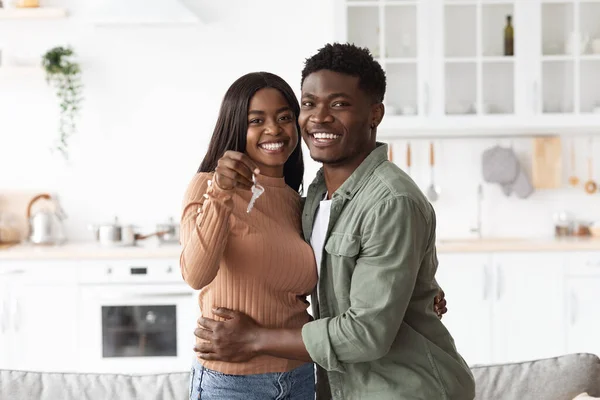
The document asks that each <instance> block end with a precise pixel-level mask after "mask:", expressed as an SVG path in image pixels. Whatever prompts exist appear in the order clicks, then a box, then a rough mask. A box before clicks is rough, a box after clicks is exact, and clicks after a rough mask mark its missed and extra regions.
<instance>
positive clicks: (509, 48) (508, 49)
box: [504, 15, 515, 56]
mask: <svg viewBox="0 0 600 400" xmlns="http://www.w3.org/2000/svg"><path fill="white" fill-rule="evenodd" d="M514 44H515V36H514V29H513V25H512V16H511V15H507V16H506V26H505V27H504V55H505V56H514V55H515V47H514Z"/></svg>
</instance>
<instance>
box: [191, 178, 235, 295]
mask: <svg viewBox="0 0 600 400" xmlns="http://www.w3.org/2000/svg"><path fill="white" fill-rule="evenodd" d="M211 179H212V176H211V174H208V173H199V174H196V175H195V176H194V178H193V179H192V181H191V182H190V184H189V186H188V189H187V191H186V193H185V196H184V200H183V213H182V217H181V229H180V242H181V244H182V246H183V249H182V251H181V257H180V266H181V274H182V275H183V279H184V280H185V281H186V282H187V283H188V284H189V285H190V286H191V287H192V288H194V289H196V290H198V289H202V288H203V287H204V286H206V285H208V284H209V283H210V282H212V280H213V279H215V277H216V276H217V272H218V270H219V264H220V262H221V258H222V257H223V251H224V250H225V246H226V244H227V237H228V235H229V217H230V215H231V210H232V207H233V200H232V194H233V190H223V189H221V188H219V187H218V186H217V185H215V184H214V182H212V181H211Z"/></svg>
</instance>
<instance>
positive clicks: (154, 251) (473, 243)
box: [0, 238, 600, 261]
mask: <svg viewBox="0 0 600 400" xmlns="http://www.w3.org/2000/svg"><path fill="white" fill-rule="evenodd" d="M180 251H181V246H179V245H178V244H169V245H159V244H157V243H154V242H146V243H145V244H143V245H139V246H131V247H102V246H100V245H98V244H96V243H88V242H72V243H67V244H64V245H61V246H33V245H29V244H23V245H17V246H13V247H10V248H5V249H1V250H0V261H4V260H59V259H69V260H76V259H79V260H83V259H121V260H123V259H148V258H151V259H157V258H171V259H179V254H180ZM437 251H438V253H479V252H481V253H491V252H510V251H600V238H565V239H555V238H484V239H469V238H466V239H440V240H439V241H438V244H437Z"/></svg>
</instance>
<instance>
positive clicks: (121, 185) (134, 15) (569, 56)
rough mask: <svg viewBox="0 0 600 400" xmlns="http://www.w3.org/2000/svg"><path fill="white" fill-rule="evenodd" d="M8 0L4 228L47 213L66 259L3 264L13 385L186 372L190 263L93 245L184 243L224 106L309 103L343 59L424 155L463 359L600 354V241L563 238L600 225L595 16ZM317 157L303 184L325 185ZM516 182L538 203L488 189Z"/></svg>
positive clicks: (461, 0)
mask: <svg viewBox="0 0 600 400" xmlns="http://www.w3.org/2000/svg"><path fill="white" fill-rule="evenodd" d="M0 1H1V2H2V3H3V5H4V8H0V51H1V52H0V139H1V141H0V143H1V145H0V212H3V214H2V215H3V219H2V220H1V221H0V222H2V223H7V221H8V222H10V214H7V208H11V209H10V210H8V211H12V212H15V211H16V212H17V213H18V215H19V218H21V219H22V222H23V223H24V222H25V215H24V210H25V207H26V204H27V202H28V201H29V200H31V199H32V198H33V197H34V196H35V195H37V194H39V193H44V192H48V193H51V194H52V195H53V196H55V197H56V198H57V199H58V200H59V202H60V204H61V206H62V209H64V211H65V213H66V214H67V216H68V217H67V219H65V220H64V228H65V231H66V239H67V244H66V245H64V246H48V247H44V246H39V247H35V246H30V245H28V244H27V243H25V244H23V245H21V246H13V247H11V248H10V249H2V250H0V368H15V369H16V368H18V369H41V370H47V371H67V370H74V371H93V372H105V371H112V372H158V371H173V370H188V366H189V362H190V358H191V357H192V356H193V355H192V354H191V351H189V350H190V348H191V343H192V342H193V336H192V332H193V328H194V322H195V315H196V314H197V312H198V309H197V303H196V295H197V293H194V292H193V291H192V290H191V289H190V288H189V287H187V285H185V284H183V283H182V282H181V275H180V273H179V266H178V256H179V246H178V245H177V244H176V243H171V244H170V245H163V246H157V245H156V244H157V243H156V241H155V240H154V239H155V238H152V240H148V241H144V243H143V244H142V245H141V246H105V247H102V246H99V245H98V243H96V241H95V238H94V235H93V232H92V231H90V230H89V229H88V226H89V225H90V224H98V223H101V224H102V223H104V224H106V223H108V224H110V223H112V221H113V220H114V218H115V216H117V217H118V218H119V221H121V222H122V223H123V224H135V225H137V226H138V227H139V231H140V232H142V233H151V232H153V231H155V230H156V228H157V224H161V223H164V222H166V221H168V219H169V218H170V217H173V218H174V219H175V222H177V221H178V219H179V215H180V211H181V198H182V196H183V193H184V191H185V188H186V186H187V184H188V182H189V180H190V179H191V177H192V176H193V174H194V173H195V171H196V170H197V168H198V165H199V163H200V161H201V159H202V157H203V155H204V152H205V151H206V148H207V145H208V142H209V139H210V135H211V133H212V129H213V126H214V122H215V119H216V115H217V111H218V108H219V105H220V101H221V98H222V96H223V94H224V92H225V90H226V89H227V88H228V86H229V85H230V84H231V83H232V82H233V81H234V80H235V79H236V78H238V77H239V76H241V75H243V74H245V73H247V72H249V71H257V70H266V71H270V72H273V73H276V74H279V75H280V76H282V77H283V78H284V79H286V80H287V81H288V82H289V83H290V85H291V86H292V87H293V88H294V89H295V90H296V93H298V94H299V89H300V87H299V83H300V71H301V69H302V65H303V61H304V59H305V58H306V57H308V56H310V55H312V54H313V53H315V52H316V51H317V49H318V48H320V47H321V46H322V45H324V44H325V43H327V42H331V41H335V40H340V41H346V40H349V41H353V42H355V43H357V44H359V45H364V46H368V47H369V48H370V49H371V50H372V52H373V53H374V55H375V56H376V57H378V59H379V60H380V62H381V63H382V65H383V67H384V68H385V70H386V72H387V77H388V91H387V96H386V109H387V114H386V117H385V118H384V122H383V124H382V126H381V127H380V132H379V136H380V139H381V140H382V141H386V142H388V143H390V145H391V150H392V151H391V152H390V157H391V159H392V160H393V161H394V162H396V163H397V164H398V165H399V166H401V167H403V168H406V167H407V148H408V147H409V146H410V154H411V157H410V159H411V166H410V174H411V175H412V176H413V178H414V179H415V181H416V182H417V183H418V184H419V186H420V187H421V188H422V189H423V190H424V191H426V192H428V191H429V187H430V185H431V183H432V176H431V168H430V155H431V154H430V153H431V149H433V150H434V155H435V157H434V160H435V163H434V167H435V168H434V175H433V180H434V182H435V184H436V185H437V186H438V187H439V189H440V191H439V198H438V199H437V200H436V201H435V202H433V204H434V207H435V210H436V213H437V216H438V224H437V229H438V238H440V243H439V246H438V253H439V259H440V267H439V269H438V274H437V275H436V277H437V278H438V280H439V282H440V283H441V285H442V287H443V288H444V290H445V291H446V293H447V298H448V301H449V304H450V311H449V312H448V315H447V316H445V317H444V322H445V324H446V325H447V326H448V328H449V329H450V331H451V332H452V334H453V336H454V338H455V339H456V343H457V347H458V348H459V351H460V352H461V354H463V355H464V356H465V358H466V360H467V361H468V362H469V363H470V364H475V363H489V362H508V361H521V360H530V359H536V358H542V357H550V356H555V355H558V354H564V353H572V352H579V351H582V352H592V353H596V354H600V347H599V345H598V341H597V337H598V335H600V322H598V318H597V307H596V298H597V293H598V287H599V285H600V240H597V239H593V238H592V239H590V238H589V237H586V238H576V239H574V240H557V239H555V238H554V235H555V233H556V232H559V233H572V232H571V231H570V230H569V229H568V228H570V227H573V226H571V225H569V222H568V221H559V222H560V224H558V225H559V228H560V229H558V231H557V229H556V228H557V221H556V218H557V217H558V216H560V217H561V218H562V217H564V219H565V220H569V219H570V218H573V219H577V220H580V222H581V225H582V227H583V229H577V230H576V232H577V233H581V234H584V235H586V236H589V235H590V233H591V232H590V230H588V229H587V227H588V225H589V223H591V222H593V221H600V193H599V192H598V190H597V188H596V190H595V191H592V193H586V191H585V190H584V184H585V183H586V181H588V179H590V178H594V179H600V135H598V132H600V113H598V112H599V111H600V108H598V107H600V87H599V86H598V85H600V41H598V39H599V38H600V25H599V24H598V22H597V21H598V20H599V19H598V17H599V16H600V0H531V1H529V0H527V1H519V0H362V1H357V0H327V1H326V0H303V1H296V2H292V1H285V2H282V1H275V0H253V1H241V0H227V1H219V2H216V1H208V0H151V1H150V0H144V1H142V0H136V1H134V0H129V1H127V2H122V1H118V0H88V1H86V2H77V1H72V0H40V5H41V7H39V8H30V9H27V8H15V7H14V4H12V3H14V2H15V1H17V2H18V3H20V4H21V5H27V4H29V3H32V2H33V3H36V1H35V0H0ZM507 16H511V25H510V26H507ZM510 27H514V31H513V32H512V35H514V36H513V37H514V40H512V41H511V40H510V37H511V29H510ZM507 39H508V40H507ZM56 46H72V48H73V49H74V50H75V52H76V55H75V58H74V59H75V60H76V61H77V62H79V63H80V65H81V70H82V72H81V78H82V83H83V91H82V95H83V98H84V100H83V103H82V108H81V112H80V115H79V116H78V119H77V132H76V133H75V134H74V135H73V136H72V137H71V138H70V139H69V142H68V160H65V159H64V158H63V157H62V155H61V154H60V153H59V152H56V151H54V152H52V151H50V149H51V148H53V147H54V146H55V144H56V139H57V138H58V136H59V132H58V119H59V108H58V100H57V98H56V95H55V89H54V88H52V87H50V86H48V85H47V83H46V82H45V74H44V70H43V69H42V68H41V67H40V60H41V57H42V55H43V54H44V53H45V52H47V51H48V50H50V49H52V48H54V47H56ZM513 52H514V55H511V54H513ZM497 146H499V147H497ZM499 149H500V150H499ZM513 154H516V156H517V157H518V162H517V164H515V160H514V159H512V161H511V157H513ZM484 155H485V157H484ZM305 156H306V166H307V171H306V174H305V184H306V185H308V184H309V183H310V182H311V181H312V179H313V177H314V175H315V173H316V171H317V170H318V168H319V166H318V165H317V164H316V163H314V162H313V161H312V160H310V157H309V156H308V152H305ZM594 157H595V159H594ZM511 168H513V169H512V170H511ZM518 170H521V171H522V174H521V177H522V178H523V177H524V180H521V184H523V183H525V186H522V185H521V186H518V185H517V186H515V191H518V190H517V189H519V190H523V187H524V188H525V190H524V192H522V193H525V194H526V195H525V196H523V197H524V198H521V197H519V196H518V195H516V194H515V193H511V194H510V195H506V194H505V191H504V188H503V187H501V186H500V185H499V184H497V183H493V182H489V181H490V180H492V181H493V180H496V181H498V180H502V181H505V182H508V183H510V182H512V181H513V180H514V176H512V177H509V176H508V175H511V173H510V171H513V172H516V171H518ZM484 172H485V174H484ZM513 175H514V174H513ZM572 177H577V178H578V179H577V180H578V183H577V184H576V185H571V184H570V183H569V182H570V180H571V179H570V178H572ZM528 183H531V184H532V187H533V191H530V190H527V188H528V187H529V186H528ZM480 188H481V190H480ZM15 199H16V200H15ZM42 201H44V200H40V203H37V202H36V204H35V207H34V208H35V210H34V211H35V212H37V211H39V210H42V209H43V206H42V204H41V202H42ZM3 207H4V208H3ZM36 215H37V214H36ZM43 217H44V216H43V215H41V217H40V219H39V221H40V225H39V226H40V227H43V226H44V220H43ZM36 221H38V220H37V219H36ZM563 225H564V226H563ZM36 226H37V225H36ZM105 228H106V231H105V234H106V236H103V237H104V238H105V239H108V240H107V241H108V242H109V244H111V243H110V239H111V235H112V233H114V231H115V230H116V229H117V227H113V226H110V225H105ZM118 228H119V231H120V232H121V227H118ZM474 228H477V229H474ZM563 228H564V229H563ZM592 231H593V232H598V225H593V226H592ZM5 233H6V229H5V230H3V231H2V230H0V234H2V235H4V234H5ZM121 233H122V234H123V235H125V233H127V234H131V233H132V232H131V229H130V227H126V226H123V227H122V232H121ZM129 237H130V238H131V235H130V236H129ZM479 237H481V238H482V240H470V239H478V238H479ZM507 239H508V240H507ZM3 240H4V239H3V237H2V236H0V242H2V241H3ZM175 242H176V240H175ZM112 244H114V243H112ZM40 299H43V301H40ZM174 325H175V326H176V329H173V326H174ZM40 326H60V327H61V328H62V329H60V330H56V331H51V332H46V333H45V335H46V339H47V341H48V342H49V343H53V344H54V345H53V346H48V347H46V348H44V349H39V348H38V347H37V346H31V343H35V342H36V341H37V340H39V337H38V336H39V334H38V332H39V329H38V328H39V327H40Z"/></svg>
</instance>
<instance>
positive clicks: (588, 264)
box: [585, 260, 600, 268]
mask: <svg viewBox="0 0 600 400" xmlns="http://www.w3.org/2000/svg"><path fill="white" fill-rule="evenodd" d="M585 266H586V267H593V268H600V261H596V262H594V261H590V260H587V261H586V262H585Z"/></svg>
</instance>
